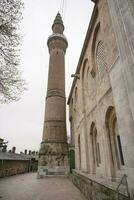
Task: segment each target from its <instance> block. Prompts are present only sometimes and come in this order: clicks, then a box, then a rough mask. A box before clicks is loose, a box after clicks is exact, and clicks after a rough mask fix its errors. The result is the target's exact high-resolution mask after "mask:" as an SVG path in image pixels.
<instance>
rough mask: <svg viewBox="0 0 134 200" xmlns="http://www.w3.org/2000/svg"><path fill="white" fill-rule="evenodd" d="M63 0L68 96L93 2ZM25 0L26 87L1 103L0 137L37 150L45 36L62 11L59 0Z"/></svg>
mask: <svg viewBox="0 0 134 200" xmlns="http://www.w3.org/2000/svg"><path fill="white" fill-rule="evenodd" d="M64 1H65V6H64V7H65V9H64V12H63V14H64V15H63V16H64V18H63V21H64V25H65V31H64V34H65V35H66V37H67V39H68V43H69V47H68V49H67V52H66V57H65V59H66V97H67V98H68V95H69V91H70V88H71V84H72V78H71V74H72V73H75V70H76V67H77V63H78V60H79V56H80V53H81V49H82V45H83V42H84V38H85V35H86V32H87V28H88V24H89V20H90V17H91V14H92V10H93V5H94V4H93V3H92V2H91V0H64ZM24 3H25V9H24V11H23V17H24V19H23V21H22V23H21V30H20V31H21V33H22V35H23V44H22V47H21V48H22V51H21V54H22V55H21V69H22V70H23V77H24V78H25V79H26V81H27V83H28V90H27V91H26V92H24V94H23V96H22V98H21V100H19V101H18V102H14V103H10V104H5V105H1V106H0V137H1V138H4V139H5V140H7V141H8V149H10V148H12V147H13V146H16V147H17V152H20V151H24V149H28V150H36V151H37V150H38V149H39V146H40V142H41V139H42V131H43V121H44V109H45V96H46V88H47V75H48V64H49V63H48V61H49V54H48V48H47V38H48V36H49V35H50V34H51V33H52V30H51V26H52V23H53V20H54V18H55V16H56V14H57V12H58V10H59V11H60V12H62V11H61V10H60V7H61V6H60V5H61V0H24ZM67 109H68V108H67ZM67 120H68V119H67ZM67 131H68V132H69V130H67Z"/></svg>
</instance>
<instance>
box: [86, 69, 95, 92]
mask: <svg viewBox="0 0 134 200" xmlns="http://www.w3.org/2000/svg"><path fill="white" fill-rule="evenodd" d="M87 76H88V94H89V96H91V95H92V94H93V91H94V79H93V77H92V74H91V73H90V71H88V75H87Z"/></svg>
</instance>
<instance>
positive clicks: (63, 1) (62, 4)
mask: <svg viewBox="0 0 134 200" xmlns="http://www.w3.org/2000/svg"><path fill="white" fill-rule="evenodd" d="M66 8H67V4H66V0H61V1H60V12H61V16H62V18H63V20H65V13H66Z"/></svg>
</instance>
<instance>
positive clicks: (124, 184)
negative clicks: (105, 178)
mask: <svg viewBox="0 0 134 200" xmlns="http://www.w3.org/2000/svg"><path fill="white" fill-rule="evenodd" d="M121 187H123V189H125V193H126V195H127V197H128V199H129V200H131V197H130V193H129V187H128V181H127V175H126V174H124V175H123V177H122V179H121V180H120V183H119V185H118V187H117V188H116V191H117V193H118V200H119V194H120V188H121Z"/></svg>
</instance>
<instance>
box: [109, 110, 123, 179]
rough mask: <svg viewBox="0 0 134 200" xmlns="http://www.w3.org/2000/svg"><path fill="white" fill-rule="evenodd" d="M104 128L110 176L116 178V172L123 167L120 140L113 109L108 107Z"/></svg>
mask: <svg viewBox="0 0 134 200" xmlns="http://www.w3.org/2000/svg"><path fill="white" fill-rule="evenodd" d="M106 128H107V136H108V147H109V153H110V162H111V163H110V166H111V175H112V176H116V170H117V169H120V167H121V165H124V158H123V152H122V145H121V139H120V135H119V132H118V125H117V118H116V113H115V109H114V107H112V106H110V107H109V108H108V110H107V113H106Z"/></svg>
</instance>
